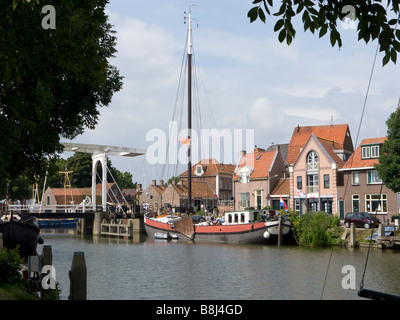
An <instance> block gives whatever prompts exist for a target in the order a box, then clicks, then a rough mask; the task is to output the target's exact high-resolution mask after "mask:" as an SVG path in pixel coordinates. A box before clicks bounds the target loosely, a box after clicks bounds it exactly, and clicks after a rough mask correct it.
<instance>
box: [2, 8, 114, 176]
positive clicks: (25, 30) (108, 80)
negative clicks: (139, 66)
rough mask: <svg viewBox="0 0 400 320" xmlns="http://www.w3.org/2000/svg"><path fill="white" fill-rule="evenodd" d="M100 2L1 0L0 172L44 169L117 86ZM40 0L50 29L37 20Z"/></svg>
mask: <svg viewBox="0 0 400 320" xmlns="http://www.w3.org/2000/svg"><path fill="white" fill-rule="evenodd" d="M107 3H108V1H107V0H85V1H75V0H63V1H44V0H36V1H31V0H13V1H0V30H1V32H0V43H2V45H1V46H0V60H1V64H0V110H1V112H0V128H1V131H0V137H1V141H2V144H1V146H0V154H1V157H0V176H1V177H4V176H6V175H7V176H9V177H10V178H15V177H18V176H19V175H20V173H21V172H23V171H26V173H27V176H29V177H30V178H33V177H34V175H41V176H43V174H44V171H45V169H46V162H47V155H52V154H55V153H56V152H61V151H62V149H63V148H62V145H61V144H60V139H61V138H65V139H73V138H75V137H76V136H77V135H79V134H82V133H83V132H84V131H85V129H94V128H95V126H96V124H97V121H98V118H99V115H100V108H101V107H107V106H108V105H109V104H110V102H111V99H112V96H113V94H114V93H115V92H118V91H119V90H120V89H121V88H122V77H121V76H120V75H119V71H118V70H117V69H116V68H115V67H114V66H113V65H111V63H110V61H111V58H112V57H113V56H114V53H115V52H116V49H115V47H116V37H115V32H114V31H113V30H112V26H111V25H110V24H109V23H108V17H107V15H106V13H105V8H106V5H107ZM45 5H53V7H54V9H55V11H56V16H55V17H54V19H55V21H56V27H55V29H46V28H44V27H43V26H42V22H43V21H42V20H43V19H46V15H45V14H42V9H43V7H44V6H45ZM54 19H53V20H54Z"/></svg>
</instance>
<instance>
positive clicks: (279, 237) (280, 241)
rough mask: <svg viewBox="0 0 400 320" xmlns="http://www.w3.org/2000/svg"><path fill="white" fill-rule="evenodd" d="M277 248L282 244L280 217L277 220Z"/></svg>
mask: <svg viewBox="0 0 400 320" xmlns="http://www.w3.org/2000/svg"><path fill="white" fill-rule="evenodd" d="M278 222H279V223H278V246H280V245H281V244H282V217H279V220H278Z"/></svg>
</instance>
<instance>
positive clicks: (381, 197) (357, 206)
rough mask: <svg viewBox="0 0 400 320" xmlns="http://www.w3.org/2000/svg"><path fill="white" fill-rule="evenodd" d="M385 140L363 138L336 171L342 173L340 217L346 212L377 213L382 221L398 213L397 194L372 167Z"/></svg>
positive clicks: (377, 159)
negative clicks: (341, 166)
mask: <svg viewBox="0 0 400 320" xmlns="http://www.w3.org/2000/svg"><path fill="white" fill-rule="evenodd" d="M386 139H387V138H386V137H383V138H372V139H365V140H363V141H362V142H361V144H360V145H359V146H358V147H357V149H356V150H355V152H354V154H353V155H352V156H351V157H350V159H349V160H348V161H347V162H346V164H345V165H344V166H343V168H341V169H340V170H339V171H340V172H341V173H342V174H343V183H342V185H341V186H340V187H339V188H338V189H339V194H338V195H339V201H338V203H339V214H340V218H341V219H343V218H344V216H345V214H346V213H347V212H370V213H376V214H377V215H378V217H379V218H380V219H381V221H385V220H387V219H390V218H391V216H392V215H398V214H399V203H398V194H397V193H396V192H393V191H392V190H391V189H389V188H387V187H386V186H385V185H384V184H383V182H382V180H381V179H380V177H379V175H378V173H377V171H376V169H375V164H378V163H379V156H380V152H381V149H382V144H383V143H384V142H385V141H386Z"/></svg>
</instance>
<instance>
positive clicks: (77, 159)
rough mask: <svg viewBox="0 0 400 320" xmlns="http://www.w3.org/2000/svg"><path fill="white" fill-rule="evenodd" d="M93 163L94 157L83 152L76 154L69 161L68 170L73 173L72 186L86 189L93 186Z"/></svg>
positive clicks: (67, 162) (67, 163)
mask: <svg viewBox="0 0 400 320" xmlns="http://www.w3.org/2000/svg"><path fill="white" fill-rule="evenodd" d="M92 162H93V161H92V155H91V154H89V153H83V152H76V153H75V154H74V155H73V156H71V157H69V158H68V159H67V161H66V165H67V169H68V170H69V171H73V172H72V174H71V177H70V179H71V184H72V186H74V187H75V188H84V187H90V186H91V185H92ZM100 176H101V175H100Z"/></svg>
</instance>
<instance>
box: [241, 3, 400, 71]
mask: <svg viewBox="0 0 400 320" xmlns="http://www.w3.org/2000/svg"><path fill="white" fill-rule="evenodd" d="M252 3H253V4H255V5H256V6H254V7H253V8H251V9H250V10H249V12H248V14H247V16H248V17H249V18H250V22H253V21H255V20H257V19H260V20H261V21H262V22H264V23H266V21H267V16H272V15H273V16H275V17H277V18H278V19H277V20H275V19H274V20H275V21H276V22H275V26H274V31H275V32H279V34H278V40H279V41H280V42H283V41H285V40H286V43H287V44H288V45H290V44H291V43H292V41H293V39H294V38H295V35H296V30H295V29H294V26H293V24H292V18H294V17H297V18H300V17H301V19H302V23H303V26H304V31H305V32H306V31H310V32H311V33H313V34H316V35H318V36H319V37H320V38H321V37H324V36H328V35H329V38H330V42H331V45H332V47H334V46H335V45H336V44H337V45H338V47H339V48H340V47H341V46H342V38H341V36H340V30H341V29H349V28H351V29H354V32H356V33H357V34H358V40H359V41H360V40H364V41H365V43H368V42H370V41H371V42H372V40H375V39H377V40H378V42H379V51H380V52H382V51H384V52H385V55H384V57H383V60H382V64H383V65H385V64H387V63H388V62H389V61H390V60H391V61H393V63H396V61H397V53H398V52H400V41H399V40H400V30H398V28H397V25H398V17H399V14H400V1H399V0H391V1H387V4H384V3H381V1H348V0H337V1H311V0H305V1H292V0H280V1H275V3H274V0H252ZM385 6H386V7H385ZM278 8H279V9H278ZM396 17H397V19H396ZM268 19H269V18H268ZM346 19H347V21H346ZM270 22H272V19H270ZM317 31H318V32H317Z"/></svg>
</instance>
